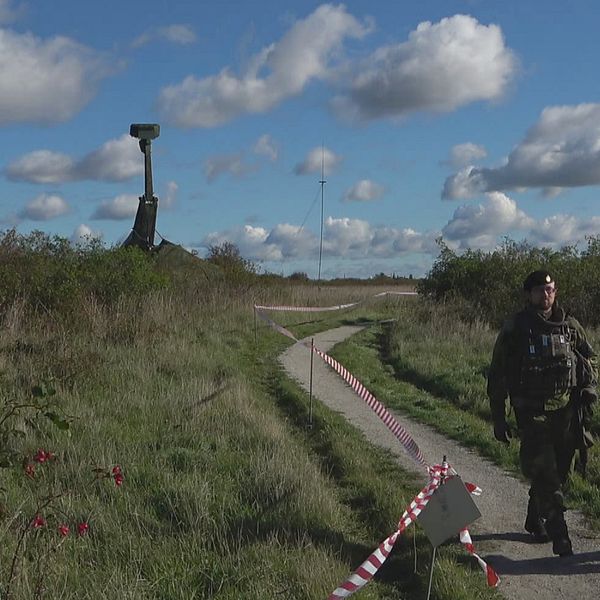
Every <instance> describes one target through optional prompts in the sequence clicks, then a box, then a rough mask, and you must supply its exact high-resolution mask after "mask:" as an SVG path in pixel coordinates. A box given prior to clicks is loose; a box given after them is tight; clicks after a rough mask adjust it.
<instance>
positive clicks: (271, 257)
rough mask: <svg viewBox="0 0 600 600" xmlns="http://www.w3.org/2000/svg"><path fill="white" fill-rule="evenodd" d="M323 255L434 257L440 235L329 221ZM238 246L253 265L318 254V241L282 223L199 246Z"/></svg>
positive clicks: (214, 236) (211, 238)
mask: <svg viewBox="0 0 600 600" xmlns="http://www.w3.org/2000/svg"><path fill="white" fill-rule="evenodd" d="M324 226H325V228H324V239H323V251H324V254H325V255H326V256H328V257H338V258H341V259H363V258H367V257H376V258H393V257H397V256H401V255H405V254H408V253H427V254H431V255H433V254H435V253H436V251H437V246H436V245H435V238H436V237H437V236H438V235H439V232H427V233H419V232H417V231H414V230H412V229H394V228H391V227H373V226H372V225H371V224H369V223H368V222H367V221H362V220H360V219H349V218H347V217H343V218H333V217H328V218H327V219H326V220H325V223H324ZM225 241H229V242H232V243H234V244H236V245H237V246H238V248H239V249H240V252H241V254H242V255H243V256H245V257H246V258H249V259H250V260H256V261H281V260H288V259H296V260H302V259H309V258H311V259H314V258H315V257H316V256H318V253H319V238H318V237H317V236H316V235H315V234H313V233H312V232H310V231H307V230H306V229H304V228H301V227H299V226H297V225H291V224H289V223H282V224H279V225H276V226H275V227H273V229H271V230H270V231H269V230H268V229H266V228H264V227H254V226H251V225H245V226H243V227H238V228H234V229H230V230H227V231H222V232H214V233H211V234H210V235H208V236H206V237H205V238H204V240H203V241H202V243H201V244H198V245H200V246H204V247H208V246H210V245H217V244H222V243H223V242H225Z"/></svg>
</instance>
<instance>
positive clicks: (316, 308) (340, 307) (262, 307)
mask: <svg viewBox="0 0 600 600" xmlns="http://www.w3.org/2000/svg"><path fill="white" fill-rule="evenodd" d="M417 295H418V294H417V292H379V293H378V294H374V295H373V296H372V297H373V298H380V297H381V296H417ZM363 302H365V300H360V301H358V302H351V303H350V304H336V305H335V306H286V305H285V304H283V305H274V306H265V305H260V304H255V305H254V309H255V310H257V311H261V310H273V311H286V312H328V311H333V310H345V309H346V308H352V307H354V306H359V305H360V304H363Z"/></svg>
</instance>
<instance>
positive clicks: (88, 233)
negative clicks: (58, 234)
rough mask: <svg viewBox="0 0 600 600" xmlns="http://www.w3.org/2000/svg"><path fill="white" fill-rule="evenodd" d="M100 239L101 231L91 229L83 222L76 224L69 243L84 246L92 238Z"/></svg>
mask: <svg viewBox="0 0 600 600" xmlns="http://www.w3.org/2000/svg"><path fill="white" fill-rule="evenodd" d="M100 239H102V232H100V231H95V230H93V229H92V228H91V227H89V226H88V225H86V224H85V223H81V225H78V226H77V227H76V228H75V231H73V233H72V235H71V243H72V244H76V245H80V246H85V245H86V244H88V243H89V242H91V241H92V240H100Z"/></svg>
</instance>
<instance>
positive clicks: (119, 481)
mask: <svg viewBox="0 0 600 600" xmlns="http://www.w3.org/2000/svg"><path fill="white" fill-rule="evenodd" d="M124 479H125V478H124V477H123V475H122V474H121V473H117V474H116V475H115V485H116V486H120V485H123V480H124Z"/></svg>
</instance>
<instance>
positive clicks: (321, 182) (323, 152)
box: [317, 144, 327, 281]
mask: <svg viewBox="0 0 600 600" xmlns="http://www.w3.org/2000/svg"><path fill="white" fill-rule="evenodd" d="M319 183H320V184H321V241H320V243H319V276H318V278H317V281H321V257H322V256H323V191H324V188H325V184H326V183H327V182H326V181H325V146H324V145H323V144H321V180H320V181H319Z"/></svg>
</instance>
